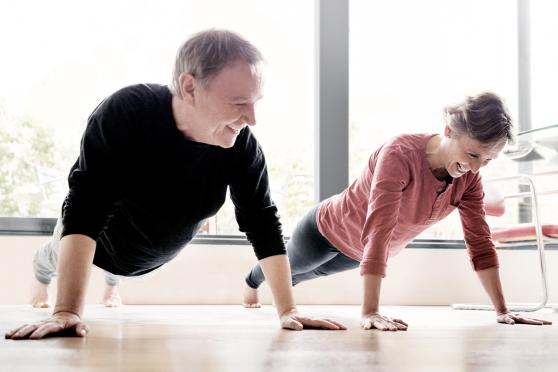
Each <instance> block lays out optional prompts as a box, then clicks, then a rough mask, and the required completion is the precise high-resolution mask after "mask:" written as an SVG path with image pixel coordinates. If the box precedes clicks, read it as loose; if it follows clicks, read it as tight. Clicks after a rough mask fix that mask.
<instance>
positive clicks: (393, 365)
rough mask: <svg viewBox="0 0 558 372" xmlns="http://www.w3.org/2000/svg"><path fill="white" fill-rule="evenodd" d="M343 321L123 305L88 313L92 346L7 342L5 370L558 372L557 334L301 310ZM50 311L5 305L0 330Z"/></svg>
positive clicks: (404, 312) (435, 318)
mask: <svg viewBox="0 0 558 372" xmlns="http://www.w3.org/2000/svg"><path fill="white" fill-rule="evenodd" d="M300 309H301V311H304V312H305V313H309V314H314V315H315V314H323V315H327V316H328V317H331V318H334V319H337V320H339V321H342V322H344V323H345V325H347V326H348V327H349V330H347V331H336V332H331V331H318V330H308V331H303V332H293V331H284V330H281V329H279V328H278V323H277V320H276V317H275V312H274V309H273V308H272V307H269V306H267V307H264V308H263V309H259V310H257V309H256V310H252V309H250V310H249V309H244V308H242V307H240V306H124V307H122V308H118V309H105V308H103V307H101V306H98V305H93V306H88V307H87V308H86V314H85V319H86V322H87V324H88V325H89V326H90V329H91V331H90V333H89V335H88V336H87V338H84V339H80V338H49V339H45V340H41V341H28V340H26V341H13V340H5V339H1V340H0V370H1V371H32V370H37V371H39V370H40V371H41V372H49V371H57V372H60V371H76V370H88V371H92V370H114V371H186V370H188V371H241V372H249V371H304V372H307V371H308V372H310V371H349V372H357V371H390V372H395V371H444V372H451V371H483V372H484V371H505V372H509V371H522V372H524V371H533V372H534V371H537V372H539V371H553V372H555V371H557V370H558V314H557V313H553V312H552V311H550V310H549V309H545V310H542V311H539V312H537V313H536V315H537V316H539V317H541V318H545V319H548V320H552V321H554V322H555V325H552V326H544V327H543V326H524V325H516V326H505V325H501V324H496V323H495V320H494V316H493V314H492V313H490V312H482V311H454V310H450V309H449V308H447V307H385V308H383V310H384V313H385V314H386V315H389V316H393V317H400V318H402V319H403V320H405V321H406V322H407V323H409V325H410V327H409V331H407V332H393V333H387V332H379V331H363V330H361V329H360V328H359V325H358V314H359V308H358V307H357V306H301V307H300ZM47 315H48V310H36V309H31V308H30V307H28V306H21V305H17V306H9V305H4V306H0V331H1V332H2V334H4V333H5V331H7V330H9V329H11V328H13V327H15V326H16V325H19V324H21V323H22V322H31V321H35V320H40V319H42V318H44V317H45V316H47Z"/></svg>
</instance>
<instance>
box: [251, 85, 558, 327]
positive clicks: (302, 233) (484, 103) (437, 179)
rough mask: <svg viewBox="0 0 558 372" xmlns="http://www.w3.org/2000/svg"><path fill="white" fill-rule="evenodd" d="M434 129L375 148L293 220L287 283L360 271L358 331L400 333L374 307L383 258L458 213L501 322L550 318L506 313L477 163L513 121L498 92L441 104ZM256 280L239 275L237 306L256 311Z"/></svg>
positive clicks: (398, 323) (500, 142) (487, 157)
mask: <svg viewBox="0 0 558 372" xmlns="http://www.w3.org/2000/svg"><path fill="white" fill-rule="evenodd" d="M446 112H447V124H446V126H445V129H444V133H443V134H442V135H438V134H406V135H401V136H398V137H395V138H393V139H391V140H390V141H388V142H386V143H385V144H384V145H382V146H381V147H380V148H379V149H377V150H376V151H375V152H374V153H373V154H372V156H371V157H370V160H369V162H368V166H367V167H366V169H365V170H364V172H363V173H362V174H361V176H360V177H359V178H358V179H357V180H356V181H355V182H353V184H352V185H351V186H349V187H348V188H347V189H346V190H345V191H343V192H342V193H341V194H338V195H335V196H333V197H331V198H329V199H327V200H325V201H323V202H322V203H320V204H319V205H318V206H317V207H315V208H313V209H312V210H311V211H310V212H309V213H308V214H307V215H306V216H305V217H304V218H303V219H302V221H301V222H300V223H299V224H298V226H297V228H296V229H295V231H294V233H293V235H292V238H291V240H290V241H289V243H288V245H287V252H288V256H289V260H290V263H291V270H292V283H293V285H296V284H297V283H300V282H301V281H304V280H310V279H314V278H317V277H319V276H324V275H330V274H334V273H336V272H340V271H345V270H349V269H352V268H356V267H360V274H361V275H362V277H363V279H364V303H363V306H362V320H361V324H362V327H363V328H364V329H370V328H377V329H380V330H392V331H396V330H406V329H407V324H406V323H405V322H403V321H402V320H399V319H391V318H388V317H386V316H383V315H381V314H380V313H379V297H380V287H381V282H382V278H383V277H385V274H386V267H387V261H388V257H390V256H393V255H395V254H397V253H399V251H401V250H402V249H403V248H404V247H405V246H406V245H407V244H408V243H409V242H410V241H411V240H412V239H413V238H414V237H416V236H417V235H418V234H419V233H420V232H422V231H423V230H425V229H426V228H427V227H429V226H430V225H432V224H434V223H436V222H437V221H440V220H441V219H443V218H444V217H446V216H447V215H448V214H450V213H451V212H452V211H453V210H454V209H458V210H459V213H460V217H461V223H462V226H463V232H464V235H465V241H466V243H467V249H468V253H469V256H470V259H471V263H472V266H473V268H474V270H475V271H477V273H478V276H479V278H480V280H481V282H482V284H483V286H484V288H485V289H486V291H487V293H488V295H489V296H490V299H491V301H492V303H493V304H494V306H495V309H496V312H497V321H498V322H500V323H507V324H513V323H526V324H550V322H547V321H540V320H535V319H528V318H523V317H521V316H518V315H514V314H511V313H509V312H508V310H507V308H506V304H505V301H504V295H503V292H502V287H501V284H500V278H499V273H498V258H497V255H496V250H495V248H494V245H493V243H492V241H491V239H490V231H489V228H488V225H487V223H486V221H485V217H484V216H485V214H484V209H483V195H484V194H483V189H482V183H481V177H480V174H479V173H478V172H479V169H480V168H481V167H483V166H485V165H486V164H488V163H489V162H490V161H491V160H492V159H494V158H496V157H497V156H498V154H499V153H500V152H501V151H502V149H503V147H504V146H505V145H506V143H507V142H508V141H510V140H511V139H512V123H511V119H510V116H509V114H508V113H507V110H506V108H505V107H504V105H503V103H502V101H501V100H500V98H499V97H498V96H496V95H495V94H492V93H483V94H480V95H477V96H475V97H469V98H467V100H466V101H465V102H463V103H461V104H459V105H457V106H454V107H449V108H447V110H446ZM263 280H264V277H263V275H262V271H261V269H260V267H259V266H256V267H254V268H253V269H252V271H251V272H250V273H249V274H248V276H247V277H246V284H247V287H246V289H245V298H244V302H245V306H249V307H257V306H259V304H258V298H257V288H258V286H259V285H260V284H261V283H262V282H263Z"/></svg>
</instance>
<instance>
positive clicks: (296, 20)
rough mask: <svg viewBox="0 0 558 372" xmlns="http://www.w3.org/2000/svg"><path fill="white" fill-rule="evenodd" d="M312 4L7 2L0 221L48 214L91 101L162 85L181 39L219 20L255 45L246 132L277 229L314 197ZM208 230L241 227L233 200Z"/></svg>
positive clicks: (1, 16) (58, 197)
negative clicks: (257, 92) (261, 166)
mask: <svg viewBox="0 0 558 372" xmlns="http://www.w3.org/2000/svg"><path fill="white" fill-rule="evenodd" d="M313 11H314V4H313V2H312V1H295V0H289V1H282V2H261V1H257V0H239V1H226V0H206V1H195V0H188V1H186V0H180V1H178V0H175V1H164V2H153V1H137V0H133V1H132V0H126V1H95V2H76V1H56V0H54V1H39V0H37V1H30V0H22V1H17V2H16V1H14V2H8V3H6V4H4V5H2V10H1V11H0V33H1V34H2V35H3V36H4V37H3V39H2V40H3V44H2V55H3V58H2V68H1V69H0V81H2V84H1V88H0V89H1V90H0V123H1V126H0V137H1V142H0V216H41V217H54V216H56V215H57V213H58V211H59V209H60V204H61V201H62V199H63V197H64V196H65V193H66V190H67V189H66V188H67V185H66V177H67V173H68V170H69V169H70V166H71V165H72V163H73V162H74V161H75V159H76V157H77V154H78V150H79V139H80V137H81V134H82V132H83V129H84V128H85V124H86V120H87V117H88V115H89V114H90V112H91V111H92V110H93V109H94V108H95V106H96V105H97V104H98V103H99V102H100V101H101V100H102V99H103V98H104V97H106V96H107V95H109V94H111V93H112V92H114V91H116V90H117V89H119V88H121V87H123V86H126V85H130V84H136V83H144V82H148V83H151V82H153V83H162V84H167V83H169V81H170V76H171V72H172V71H171V69H172V66H173V61H174V56H175V53H176V50H177V48H178V46H179V45H180V43H181V42H182V41H183V40H184V39H185V38H186V37H187V36H188V35H190V34H192V33H193V32H196V31H199V30H202V29H206V28H211V27H216V28H227V29H231V30H233V31H237V32H239V33H241V34H242V35H243V36H245V37H246V38H247V39H249V40H250V41H251V42H253V43H254V44H255V45H256V46H258V47H259V48H260V49H261V51H262V52H263V54H264V56H265V58H266V61H267V65H266V67H265V72H264V73H265V87H264V96H265V97H264V99H263V100H262V101H261V102H260V103H259V106H258V108H257V112H256V114H257V121H258V125H257V126H256V128H255V129H254V132H255V133H256V136H257V137H258V139H259V140H260V142H261V144H262V146H263V148H264V151H265V154H266V157H267V160H268V165H269V169H270V176H271V186H272V193H273V197H274V199H275V200H276V202H277V204H278V205H279V210H280V213H281V215H282V216H283V222H284V225H285V229H286V231H287V232H289V231H290V230H291V229H292V227H293V225H294V223H295V221H296V219H298V218H299V217H300V216H301V215H302V213H304V210H306V209H307V208H308V207H309V206H310V205H311V204H312V200H313V194H312V193H313V177H312V169H313V167H312V162H313V160H312V154H313V148H312V147H313V134H312V129H313V86H314V84H313V77H314V72H313V69H314V67H313V61H314V54H313V53H314V49H313V45H314V34H313V33H314V13H313ZM208 226H209V228H208V230H207V231H208V232H212V233H238V231H237V227H236V223H235V222H234V218H233V213H232V208H231V206H230V204H227V206H226V207H225V208H224V209H223V211H222V213H220V214H219V215H218V217H217V219H216V220H212V221H210V223H209V224H208Z"/></svg>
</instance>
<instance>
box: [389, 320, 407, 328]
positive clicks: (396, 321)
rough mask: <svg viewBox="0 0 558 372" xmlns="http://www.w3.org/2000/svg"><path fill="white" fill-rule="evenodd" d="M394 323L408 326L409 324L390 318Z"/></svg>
mask: <svg viewBox="0 0 558 372" xmlns="http://www.w3.org/2000/svg"><path fill="white" fill-rule="evenodd" d="M392 320H393V321H394V322H395V323H399V324H403V325H404V326H406V327H408V326H409V325H408V324H407V323H405V322H404V321H402V320H401V319H392Z"/></svg>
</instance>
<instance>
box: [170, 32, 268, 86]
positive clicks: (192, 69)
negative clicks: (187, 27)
mask: <svg viewBox="0 0 558 372" xmlns="http://www.w3.org/2000/svg"><path fill="white" fill-rule="evenodd" d="M238 59H240V60H244V61H246V62H247V63H249V64H250V65H252V66H253V67H255V68H257V67H258V65H259V64H260V63H261V62H263V56H262V54H261V53H260V51H259V50H258V49H257V48H256V47H255V46H254V45H252V44H251V43H250V42H248V41H247V40H246V39H244V38H243V37H241V36H240V35H238V34H236V33H234V32H231V31H227V30H216V29H210V30H206V31H202V32H199V33H197V34H195V35H193V36H192V37H190V38H189V39H188V40H186V41H185V42H184V44H182V46H181V47H180V49H178V53H177V54H176V61H175V66H174V72H173V76H172V86H171V90H172V92H173V93H174V94H176V95H178V96H179V97H182V95H181V93H180V82H179V78H180V75H181V74H182V73H183V72H185V73H189V74H191V75H192V76H194V77H195V78H196V79H197V80H198V81H199V82H200V83H201V84H202V86H207V84H208V83H209V81H210V80H211V78H212V77H214V76H215V75H217V74H218V73H219V72H220V71H221V70H222V69H223V68H224V67H225V66H226V65H227V64H228V63H230V62H233V61H235V60H238Z"/></svg>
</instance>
